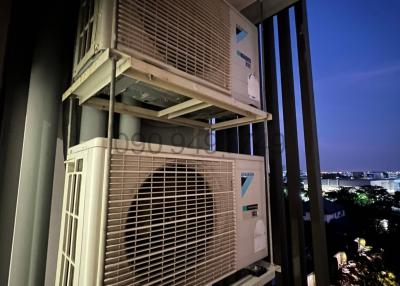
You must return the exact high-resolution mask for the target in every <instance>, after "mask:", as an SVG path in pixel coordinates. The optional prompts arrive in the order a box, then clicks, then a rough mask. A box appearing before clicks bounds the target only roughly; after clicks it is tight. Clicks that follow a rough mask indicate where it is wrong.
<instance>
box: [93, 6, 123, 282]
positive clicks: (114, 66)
mask: <svg viewBox="0 0 400 286" xmlns="http://www.w3.org/2000/svg"><path fill="white" fill-rule="evenodd" d="M117 9H118V0H114V7H113V28H112V33H111V48H112V51H111V53H112V54H111V75H110V76H111V81H110V101H109V106H108V129H107V150H106V158H105V160H106V162H105V170H104V174H105V180H104V189H103V198H102V222H101V223H102V230H103V231H102V238H101V245H100V249H101V250H102V253H101V254H100V256H99V269H98V273H99V276H98V280H100V281H97V284H99V285H103V283H104V279H105V276H104V275H105V263H104V260H105V253H106V240H107V215H108V193H109V183H110V175H111V154H112V140H113V133H114V132H113V126H114V104H115V81H116V73H117V61H118V58H117V55H115V54H113V50H114V49H115V48H116V45H117V14H118V13H117Z"/></svg>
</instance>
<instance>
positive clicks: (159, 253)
mask: <svg viewBox="0 0 400 286" xmlns="http://www.w3.org/2000/svg"><path fill="white" fill-rule="evenodd" d="M232 169H233V163H232V162H231V161H223V160H222V161H219V160H218V161H206V160H186V159H171V158H161V157H150V156H137V155H126V154H125V155H117V154H114V155H112V163H111V178H110V189H109V191H110V192H109V202H108V205H109V206H108V208H109V209H108V218H107V241H106V255H105V259H106V261H105V276H104V277H105V280H104V285H140V286H142V285H205V284H207V283H209V282H211V281H213V280H215V279H218V278H220V277H222V276H223V275H225V274H228V273H230V272H232V271H233V270H234V269H235V244H236V241H235V211H234V206H235V203H234V190H233V185H232V184H233V183H232V182H233V170H232Z"/></svg>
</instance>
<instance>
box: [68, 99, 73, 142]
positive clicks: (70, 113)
mask: <svg viewBox="0 0 400 286" xmlns="http://www.w3.org/2000/svg"><path fill="white" fill-rule="evenodd" d="M73 109H74V98H73V97H72V96H70V98H69V99H68V130H67V150H68V149H69V148H71V147H72V146H73V143H72V133H73V130H72V129H73V126H72V125H73V121H74V118H73V116H74V111H73Z"/></svg>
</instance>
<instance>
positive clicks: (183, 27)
mask: <svg viewBox="0 0 400 286" xmlns="http://www.w3.org/2000/svg"><path fill="white" fill-rule="evenodd" d="M114 5H115V6H116V13H113V10H114ZM114 25H116V27H114ZM114 28H115V29H114ZM112 31H116V43H117V46H116V51H118V52H121V53H123V54H125V55H128V56H130V57H132V58H134V59H137V60H139V61H140V62H135V63H133V64H132V65H133V66H134V67H136V68H137V69H138V70H139V71H142V68H141V64H140V63H141V62H144V63H145V64H150V65H151V66H153V67H156V68H160V69H163V70H165V71H168V72H169V73H172V74H174V75H178V76H180V77H183V78H185V79H187V80H190V81H192V82H194V83H196V84H198V85H200V86H204V87H207V88H211V89H212V90H215V91H218V92H219V95H221V96H227V97H231V98H233V99H236V100H237V101H240V102H241V103H244V104H246V105H251V106H254V107H257V108H260V85H259V81H260V76H259V52H258V32H257V29H256V27H255V25H253V24H252V23H250V22H249V21H248V20H247V19H246V18H245V17H244V16H242V15H241V14H240V13H239V12H238V11H236V10H235V9H234V8H233V7H232V6H231V5H230V4H228V3H227V2H225V1H224V0H202V1H198V0H174V1H167V0H118V1H116V2H115V3H114V1H111V0H83V1H82V4H81V10H80V15H79V24H78V33H77V38H76V48H75V58H74V69H73V77H74V79H75V80H76V79H78V77H79V76H80V75H81V74H82V73H83V72H84V71H85V70H86V69H87V68H88V67H90V66H91V64H93V63H94V62H95V61H96V59H97V58H98V57H99V55H100V54H101V52H102V51H105V50H107V49H108V48H110V43H111V36H112ZM149 69H151V67H150V68H149V67H148V66H147V68H146V70H147V71H148V70H149ZM147 71H143V72H147ZM131 75H132V74H131ZM132 77H135V76H133V75H132ZM138 79H139V80H141V78H138ZM160 80H161V81H165V82H168V83H170V82H169V81H170V80H169V79H165V78H164V79H162V78H161V79H160ZM120 86H121V88H120V89H119V91H121V92H122V91H124V90H127V89H129V88H130V87H131V89H132V88H133V87H132V86H131V85H129V84H128V85H126V84H121V85H120ZM160 86H161V87H162V88H164V86H165V85H163V84H159V85H158V87H160ZM136 89H139V91H141V94H143V93H145V95H146V96H142V95H136V97H135V98H136V99H137V100H139V101H142V102H145V103H149V104H154V105H158V106H160V104H159V103H158V104H157V99H155V97H157V96H154V95H153V94H154V93H157V92H158V91H159V89H157V90H156V91H153V94H151V93H149V92H148V91H143V90H141V88H140V87H139V88H138V87H137V86H136ZM165 90H167V91H168V88H164V91H165ZM196 90H198V89H196ZM172 91H173V92H174V93H177V94H179V93H180V91H177V90H172ZM183 93H184V92H183ZM181 95H182V94H181ZM183 95H186V94H183ZM210 96H211V95H210ZM169 98H170V99H171V98H173V96H170V97H169ZM158 100H159V101H160V99H158ZM178 101H179V100H178ZM163 107H164V106H163Z"/></svg>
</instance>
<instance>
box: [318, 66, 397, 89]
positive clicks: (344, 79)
mask: <svg viewBox="0 0 400 286" xmlns="http://www.w3.org/2000/svg"><path fill="white" fill-rule="evenodd" d="M395 73H400V62H397V63H394V64H392V65H387V66H380V67H375V68H372V69H369V70H364V71H348V72H343V73H339V74H334V75H332V76H328V77H324V78H320V79H318V78H317V79H316V80H315V84H316V85H320V84H327V83H328V84H329V83H337V82H338V81H339V82H341V83H354V82H360V81H369V80H371V79H375V78H377V77H383V76H388V75H392V74H395Z"/></svg>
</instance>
